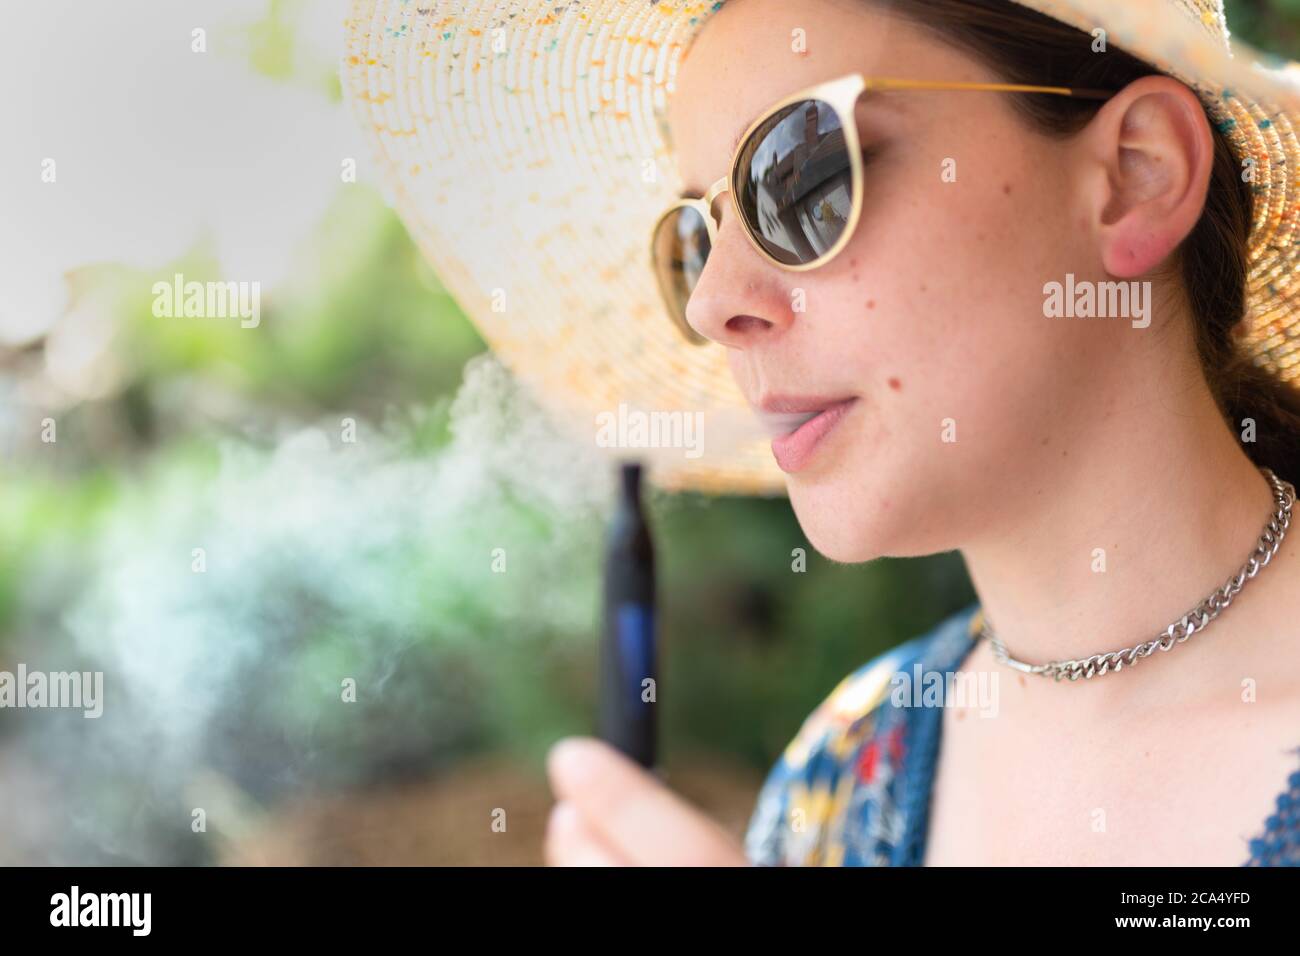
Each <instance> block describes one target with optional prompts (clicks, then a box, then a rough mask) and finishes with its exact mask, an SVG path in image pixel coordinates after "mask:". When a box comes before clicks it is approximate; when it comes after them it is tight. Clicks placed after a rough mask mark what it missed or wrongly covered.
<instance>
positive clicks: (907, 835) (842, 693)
mask: <svg viewBox="0 0 1300 956" xmlns="http://www.w3.org/2000/svg"><path fill="white" fill-rule="evenodd" d="M978 611H979V606H978V605H971V606H970V607H967V608H966V609H964V610H962V611H960V612H958V613H957V614H954V615H953V616H952V617H950V618H948V619H947V620H946V621H944V622H943V623H941V624H940V625H938V626H937V627H936V628H934V629H933V630H931V631H930V632H928V633H926V634H924V635H922V636H920V637H916V638H913V639H912V640H910V641H908V642H906V643H904V644H902V645H900V646H898V647H896V648H893V649H892V650H890V651H886V652H885V653H883V654H881V655H879V656H878V657H876V658H874V659H872V660H870V661H868V662H867V663H866V664H864V665H862V666H861V667H859V668H858V669H857V670H855V671H854V672H853V673H852V674H850V675H849V676H848V677H846V678H844V680H842V681H841V682H840V683H839V685H838V686H837V687H836V688H835V689H834V690H833V691H832V692H831V693H830V695H829V696H828V697H827V698H826V699H825V700H824V701H822V703H821V704H820V705H819V706H818V707H817V709H816V710H814V711H813V712H812V714H810V715H809V716H808V718H807V719H806V720H805V721H804V723H803V725H802V726H801V727H800V729H799V731H798V733H797V734H796V735H795V737H794V739H793V740H792V741H790V744H789V745H788V746H787V747H786V748H785V751H784V752H783V753H782V754H781V757H780V758H779V759H778V760H777V762H776V765H775V766H774V767H773V768H772V770H771V772H770V773H769V774H768V776H767V779H766V781H765V782H764V784H763V787H762V789H761V791H760V792H759V795H758V802H757V805H756V806H755V808H754V812H753V815H752V817H751V818H750V821H749V826H748V829H747V831H746V834H745V854H746V856H748V857H749V861H750V862H751V863H753V864H755V865H759V866H919V865H920V864H921V861H922V860H923V859H924V855H925V838H926V833H927V829H928V828H927V825H926V824H927V821H928V818H929V809H930V788H931V785H932V783H933V779H934V771H935V764H936V757H937V755H938V752H939V732H940V727H941V720H942V715H943V708H942V707H927V706H911V705H910V704H907V703H904V704H903V705H902V706H894V705H892V704H891V703H890V696H891V691H892V690H893V687H892V686H891V678H892V677H893V675H894V674H896V673H898V672H900V671H901V672H903V673H905V674H908V675H910V676H913V677H915V678H916V681H917V683H918V684H919V685H920V686H924V682H925V675H928V674H930V673H931V672H938V673H939V674H946V673H950V672H953V671H956V670H958V669H959V667H960V664H961V662H962V661H963V660H965V658H966V655H967V653H968V652H969V651H970V649H971V646H972V644H973V643H974V641H975V639H976V632H977V630H978V628H979V624H980V618H979V614H978ZM918 668H919V669H918ZM942 679H943V678H941V677H936V678H933V679H932V680H934V681H938V680H942ZM1297 749H1298V750H1300V748H1297ZM1249 850H1250V858H1249V859H1248V860H1247V861H1246V862H1245V863H1244V864H1243V865H1244V866H1300V770H1297V771H1296V772H1295V773H1293V774H1291V776H1290V777H1289V778H1288V780H1287V786H1286V787H1285V788H1284V789H1283V791H1282V793H1281V794H1279V795H1278V798H1277V811H1276V812H1275V813H1274V814H1273V815H1271V816H1270V817H1269V818H1268V819H1267V820H1265V822H1264V829H1263V833H1262V835H1261V836H1259V837H1257V838H1256V839H1254V840H1251V841H1250V845H1249Z"/></svg>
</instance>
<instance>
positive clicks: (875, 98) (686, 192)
mask: <svg viewBox="0 0 1300 956" xmlns="http://www.w3.org/2000/svg"><path fill="white" fill-rule="evenodd" d="M892 102H893V103H897V104H898V107H897V109H898V110H899V111H900V112H903V111H905V110H906V100H905V99H904V98H903V97H898V98H895V99H894V100H892ZM863 103H868V104H871V105H873V106H875V105H880V104H885V105H888V104H890V103H891V100H890V99H888V98H886V97H883V96H881V95H880V91H879V90H863V92H862V95H861V96H859V97H858V103H857V104H855V109H856V106H857V105H860V104H863ZM752 123H753V120H750V121H749V122H748V123H746V124H745V125H744V126H742V127H741V128H740V129H738V130H736V135H735V136H734V137H732V139H731V145H729V146H728V147H727V155H728V156H734V155H735V152H736V147H737V146H739V145H740V141H741V139H743V138H744V136H745V131H746V130H747V129H749V127H750V126H751V125H752ZM703 197H704V193H702V192H697V191H695V190H693V189H683V190H682V191H681V192H680V193H678V194H677V198H678V199H702V198H703Z"/></svg>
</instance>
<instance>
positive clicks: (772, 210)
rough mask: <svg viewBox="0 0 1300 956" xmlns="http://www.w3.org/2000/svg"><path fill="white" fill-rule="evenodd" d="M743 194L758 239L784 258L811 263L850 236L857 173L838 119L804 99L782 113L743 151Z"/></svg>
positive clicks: (822, 104)
mask: <svg viewBox="0 0 1300 956" xmlns="http://www.w3.org/2000/svg"><path fill="white" fill-rule="evenodd" d="M739 169H740V175H739V177H738V178H739V180H740V181H739V183H737V184H736V199H737V202H738V205H739V206H740V210H741V213H742V214H743V215H744V217H745V220H746V222H747V223H748V225H749V227H750V229H751V230H752V231H753V232H754V234H755V238H756V239H758V241H759V243H760V244H761V245H762V246H763V248H764V249H766V250H767V251H768V252H769V253H770V254H771V255H772V257H773V258H775V259H776V260H777V261H778V262H782V263H784V264H786V265H805V264H807V263H809V262H812V261H813V260H814V259H816V258H817V257H818V256H820V255H822V254H823V253H825V252H826V251H827V250H829V249H830V248H831V246H833V245H834V244H835V242H836V241H837V240H838V239H839V238H840V236H841V235H842V234H843V232H844V229H845V227H846V225H847V224H848V220H849V214H850V213H851V212H852V209H853V176H852V166H851V163H850V159H849V151H848V148H847V145H846V143H845V138H844V130H843V128H842V127H841V125H840V119H839V116H838V115H837V114H836V112H835V110H834V109H833V108H832V107H831V105H830V104H829V103H825V102H823V101H821V100H802V101H800V102H798V103H794V104H792V105H790V106H787V107H786V108H785V109H783V110H781V111H779V112H777V113H775V114H774V115H773V116H771V117H770V118H769V119H768V120H767V122H765V123H764V124H763V125H762V126H761V127H759V128H758V129H757V130H755V131H754V132H753V133H752V134H751V135H750V137H749V139H748V141H747V142H746V144H745V147H744V149H743V150H742V152H741V155H740V162H739Z"/></svg>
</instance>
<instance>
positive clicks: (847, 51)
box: [668, 0, 1120, 561]
mask: <svg viewBox="0 0 1300 956" xmlns="http://www.w3.org/2000/svg"><path fill="white" fill-rule="evenodd" d="M742 13H743V15H741V14H742ZM795 28H800V29H803V30H805V31H806V35H807V37H808V43H809V53H808V55H807V56H797V55H795V54H793V53H792V52H791V51H790V49H789V37H790V36H791V31H792V30H794V29H795ZM756 63H761V64H762V68H761V69H756V68H755V66H754V65H755V64H756ZM854 71H861V72H864V73H867V74H869V75H870V74H876V75H881V76H905V77H915V78H921V79H945V80H959V81H977V82H978V81H982V82H991V81H996V80H999V79H1001V78H1000V77H999V76H998V75H997V74H995V73H993V72H992V70H991V69H989V68H988V67H987V66H985V65H984V64H982V63H980V62H979V61H977V60H975V59H973V58H971V57H969V56H967V55H965V54H963V53H961V52H959V51H956V50H954V49H952V48H951V47H949V46H947V45H945V44H942V43H939V42H937V41H935V40H934V39H933V38H932V37H930V36H929V35H927V34H925V33H924V32H923V31H921V30H920V29H918V28H916V27H914V26H912V25H911V24H910V23H908V22H907V21H906V20H904V19H901V18H897V17H888V16H884V15H882V14H880V13H879V12H878V11H877V10H876V9H875V7H874V6H873V5H872V4H870V3H844V2H842V0H733V2H732V3H728V4H727V5H726V6H724V7H722V8H721V9H720V10H719V11H718V12H717V13H716V14H714V16H713V17H712V18H711V19H710V21H709V23H708V24H707V25H706V27H705V28H704V30H703V31H702V32H701V34H700V35H699V37H698V38H697V39H696V41H695V43H694V45H693V48H692V50H691V52H690V55H689V56H688V57H687V59H686V60H685V61H683V63H682V65H681V67H680V69H679V71H678V83H677V90H676V92H675V93H674V94H673V96H672V98H671V99H670V101H669V104H668V110H669V123H670V125H671V128H672V130H673V139H674V142H675V143H676V144H677V153H676V157H675V158H676V161H677V165H678V171H679V172H680V174H681V177H682V182H683V186H685V187H686V188H688V189H691V190H694V191H696V192H702V191H703V190H704V189H705V188H707V187H708V185H709V184H710V183H712V182H714V181H715V180H716V179H717V178H718V177H720V176H723V175H725V174H726V172H727V169H726V164H727V162H728V160H729V159H730V155H731V154H730V149H729V147H730V144H731V140H732V138H733V137H734V136H735V135H736V133H737V132H739V131H740V130H741V129H743V128H745V127H747V126H748V125H749V124H750V122H751V121H752V120H753V119H754V117H755V116H756V115H757V114H758V113H759V112H760V111H762V110H764V109H765V108H767V107H768V106H769V105H771V104H772V103H773V102H775V101H776V100H777V99H779V98H781V97H783V96H786V95H788V94H789V93H791V92H794V91H795V90H797V89H799V88H801V87H803V86H807V85H810V84H813V83H817V82H821V81H824V80H829V79H834V78H837V77H840V76H842V75H844V74H846V73H850V72H854ZM890 97H893V98H896V100H897V105H898V108H889V107H887V106H881V105H871V104H869V103H867V101H866V100H864V101H861V102H860V103H859V105H858V110H857V118H858V127H859V132H860V134H861V136H862V137H863V145H864V146H865V147H868V148H871V149H874V151H875V152H874V154H873V157H872V158H871V160H870V161H869V162H868V164H867V166H866V169H865V174H866V175H865V190H864V203H865V205H864V210H863V215H862V219H861V222H860V224H859V227H858V229H857V230H856V232H855V233H854V235H853V236H852V237H851V239H850V240H849V242H848V243H847V245H846V246H845V248H844V250H843V251H841V253H840V254H839V255H838V257H837V258H836V259H834V260H832V261H831V262H830V263H829V264H827V265H825V266H823V267H821V268H819V269H814V270H809V271H804V272H790V271H786V270H782V269H780V268H778V267H776V266H774V265H772V264H771V263H768V262H766V261H764V260H763V259H762V258H761V257H760V256H759V255H758V254H757V253H756V252H755V250H754V249H753V248H752V247H751V246H750V244H749V242H748V240H747V239H746V237H745V236H744V234H743V232H742V230H741V228H740V226H739V223H737V222H735V221H734V217H733V210H732V208H731V206H730V204H729V203H725V202H720V203H718V205H717V207H716V208H717V209H718V210H720V216H721V219H720V225H719V232H718V237H717V241H716V242H715V244H714V246H713V250H712V254H711V256H710V259H709V262H708V264H707V266H706V268H705V269H704V272H703V275H702V277H701V279H700V283H699V285H698V286H697V288H696V290H695V293H694V294H693V295H692V297H691V301H690V303H689V304H688V307H687V318H688V320H689V321H690V322H691V323H692V324H693V325H694V326H695V327H696V328H697V329H698V330H701V331H702V332H703V334H704V335H705V336H706V337H708V338H711V339H713V340H714V342H715V343H717V342H721V343H722V344H723V345H725V346H726V347H727V357H728V361H729V363H730V367H731V371H732V374H733V375H734V377H735V379H736V382H737V384H738V385H739V387H740V389H741V391H742V392H743V393H745V394H746V395H747V396H748V397H749V398H750V399H751V400H752V399H755V398H759V397H761V396H762V395H763V394H769V393H774V392H779V393H786V394H801V395H821V396H835V397H840V396H857V397H858V399H859V401H858V402H857V404H856V406H855V407H854V409H853V410H852V411H851V412H850V414H849V415H848V416H846V417H845V418H844V419H843V421H842V422H841V423H840V425H839V426H837V428H836V429H835V431H834V432H832V433H831V434H830V435H828V436H827V438H826V440H825V441H824V443H823V444H822V445H821V446H820V447H819V448H818V450H817V453H816V455H815V456H814V458H813V460H812V461H811V462H810V463H809V464H808V466H807V467H806V468H805V469H802V470H800V471H799V472H798V473H796V474H794V475H790V476H788V477H787V485H788V489H789V494H790V500H791V503H792V505H793V507H794V509H795V512H796V514H797V515H798V518H799V521H800V524H801V526H802V527H803V529H804V531H805V533H806V534H807V535H808V537H809V540H810V541H811V542H812V544H813V545H814V546H815V547H816V548H817V549H818V550H819V551H821V552H822V553H823V554H825V555H827V556H829V557H832V558H834V559H836V560H842V561H866V560H870V559H872V558H875V557H879V556H881V555H911V554H928V553H933V552H936V551H942V550H948V549H951V548H953V547H956V546H959V544H960V541H961V540H962V537H963V535H965V534H967V533H968V532H970V531H971V530H972V523H980V524H982V523H985V522H987V521H990V520H996V514H997V509H998V508H1005V507H1007V506H1008V502H1015V501H1016V492H1017V489H1016V488H1015V487H1014V486H1015V483H1016V482H1017V481H1020V480H1026V479H1024V478H1022V477H1021V472H1019V471H1017V472H1015V473H1011V474H1008V471H1007V468H1006V463H1007V462H1017V463H1018V464H1017V467H1018V469H1019V468H1020V467H1021V466H1027V465H1029V464H1031V463H1032V462H1030V459H1032V457H1033V456H1034V455H1038V454H1042V453H1043V452H1042V451H1041V449H1040V446H1039V445H1038V442H1037V441H1033V440H1031V441H1028V442H1026V440H1025V437H1024V436H1026V435H1042V434H1047V433H1049V432H1055V431H1058V430H1065V429H1069V428H1071V427H1073V422H1074V420H1075V419H1080V420H1082V419H1085V418H1087V417H1088V416H1091V415H1092V414H1093V412H1092V411H1091V410H1090V407H1089V403H1090V402H1091V400H1092V397H1093V389H1094V388H1095V387H1097V384H1098V382H1099V381H1100V380H1101V379H1103V378H1104V376H1105V374H1107V373H1106V372H1105V369H1106V367H1107V363H1108V362H1111V363H1113V356H1114V354H1115V352H1116V351H1117V350H1118V349H1119V348H1120V345H1119V343H1118V342H1117V341H1116V340H1115V339H1114V338H1113V335H1114V333H1113V332H1111V331H1109V330H1096V326H1095V324H1094V326H1092V327H1089V326H1087V325H1086V324H1085V323H1074V324H1064V323H1059V322H1058V323H1053V322H1050V321H1048V320H1046V319H1045V318H1044V314H1043V302H1044V294H1043V285H1044V283H1046V282H1048V281H1052V280H1063V279H1064V276H1065V274H1066V273H1067V272H1073V273H1074V274H1075V275H1076V277H1077V278H1079V279H1084V278H1094V279H1104V278H1105V271H1104V269H1103V268H1102V265H1101V261H1100V257H1099V255H1098V253H1097V251H1096V249H1095V248H1094V244H1093V243H1092V242H1091V240H1092V235H1091V233H1090V227H1085V228H1080V225H1079V224H1080V222H1081V221H1082V222H1084V223H1089V222H1091V221H1092V220H1091V219H1090V215H1091V209H1090V207H1088V206H1086V205H1085V204H1084V203H1083V202H1082V201H1081V200H1077V199H1076V198H1075V197H1074V195H1073V193H1074V192H1076V191H1077V190H1075V189H1074V188H1073V187H1074V182H1073V180H1072V179H1071V176H1072V175H1074V174H1075V167H1074V166H1073V165H1072V155H1073V154H1072V153H1071V149H1072V144H1071V141H1070V139H1069V138H1056V137H1049V136H1045V135H1042V134H1039V133H1037V132H1035V131H1034V130H1032V129H1031V128H1030V127H1029V126H1028V125H1026V124H1025V123H1024V121H1023V120H1022V119H1021V118H1020V116H1019V114H1017V113H1016V112H1015V111H1014V108H1013V106H1012V104H1011V101H1010V100H1009V98H1007V97H1006V96H1005V95H1002V94H995V93H949V92H912V93H887V94H883V95H882V98H890ZM944 156H958V157H960V159H961V170H962V175H961V185H960V187H959V188H958V187H954V186H953V185H952V184H951V183H948V184H945V183H944V182H943V181H942V170H941V168H940V164H939V162H938V161H934V162H931V157H944ZM1012 187H1014V188H1012ZM855 282H859V283H860V284H870V286H871V289H872V293H873V295H872V298H871V299H867V300H864V299H863V298H861V297H860V296H858V295H851V294H849V291H850V290H851V289H853V288H855V286H854V283H855ZM860 284H859V286H858V287H860ZM795 287H802V288H804V289H806V292H807V301H808V308H807V311H806V312H803V313H799V314H797V315H795V314H792V313H791V311H790V309H789V302H790V294H791V290H792V289H793V288H795ZM868 311H870V312H871V313H872V314H871V321H870V322H867V321H864V319H865V317H866V313H867V312H868ZM741 316H751V317H757V319H752V320H751V319H741V318H740V317H741ZM708 347H710V348H717V347H718V345H716V344H714V345H710V346H708ZM886 369H888V370H889V371H885V370H886ZM1111 374H1113V373H1111ZM891 376H895V377H896V378H897V380H898V381H899V382H900V383H901V381H902V380H904V379H906V380H907V381H908V388H907V389H906V390H905V391H906V395H904V394H903V392H902V390H900V389H899V388H898V387H897V386H895V385H894V384H893V379H891ZM884 408H887V409H888V412H887V413H885V412H883V411H882V409H884ZM946 418H952V419H954V420H955V421H956V422H957V433H958V436H959V440H958V441H956V442H947V443H945V442H943V441H942V440H941V437H942V436H941V432H942V424H941V423H942V422H943V420H944V419H946ZM1052 461H1054V462H1055V461H1059V459H1057V458H1056V457H1055V455H1054V454H1053V457H1052ZM1028 473H1029V472H1028V471H1026V472H1025V474H1028ZM1024 493H1025V494H1028V493H1029V491H1028V489H1026V490H1025V492H1024ZM885 498H888V499H889V500H891V501H892V503H893V507H891V508H889V509H888V510H886V509H884V508H882V507H881V506H880V502H881V501H882V500H884V499H885Z"/></svg>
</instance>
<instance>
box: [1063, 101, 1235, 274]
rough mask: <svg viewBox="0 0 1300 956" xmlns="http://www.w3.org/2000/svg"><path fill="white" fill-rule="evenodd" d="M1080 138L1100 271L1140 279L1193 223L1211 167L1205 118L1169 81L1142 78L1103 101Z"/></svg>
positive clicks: (1202, 204) (1211, 152)
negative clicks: (1083, 142)
mask: <svg viewBox="0 0 1300 956" xmlns="http://www.w3.org/2000/svg"><path fill="white" fill-rule="evenodd" d="M1083 135H1084V137H1085V159H1086V162H1087V163H1088V165H1089V168H1090V170H1091V172H1092V173H1093V174H1094V175H1091V176H1089V177H1088V179H1089V181H1090V183H1091V186H1090V187H1089V192H1088V202H1089V205H1090V207H1091V209H1090V219H1091V221H1092V223H1093V227H1094V230H1095V233H1096V236H1097V238H1098V242H1099V252H1100V253H1101V258H1102V264H1103V267H1104V268H1105V270H1106V271H1107V272H1108V273H1109V274H1110V275H1113V276H1116V277H1118V278H1126V279H1127V278H1133V277H1136V276H1141V275H1145V274H1146V273H1148V272H1150V271H1151V270H1152V269H1154V268H1155V267H1156V266H1158V265H1159V264H1160V263H1161V262H1163V261H1164V260H1165V259H1166V258H1167V257H1168V256H1169V255H1170V254H1171V253H1172V252H1173V251H1174V250H1175V249H1176V248H1177V247H1178V245H1179V243H1181V242H1182V241H1183V240H1184V239H1185V238H1186V237H1187V235H1188V234H1189V233H1190V232H1191V231H1192V228H1193V227H1194V226H1195V225H1196V223H1197V221H1198V220H1199V219H1200V218H1201V211H1202V210H1203V209H1204V207H1205V194H1206V191H1207V190H1208V188H1209V182H1210V171H1211V168H1212V166H1213V162H1214V139H1213V135H1212V134H1211V132H1210V124H1209V120H1208V119H1207V118H1206V115H1205V110H1204V109H1202V107H1201V101H1200V100H1199V99H1197V97H1196V94H1195V93H1193V92H1192V91H1191V90H1190V89H1188V88H1187V87H1186V86H1184V85H1183V84H1182V83H1180V82H1178V81H1177V80H1175V79H1173V78H1172V77H1167V76H1147V77H1143V78H1142V79H1140V80H1136V81H1134V82H1133V83H1130V84H1129V85H1128V86H1126V87H1125V88H1124V89H1123V90H1121V91H1120V92H1119V93H1118V94H1116V95H1115V96H1114V97H1113V98H1112V99H1110V100H1108V101H1107V103H1106V105H1105V106H1103V107H1102V108H1101V110H1100V112H1099V113H1098V114H1097V115H1096V116H1095V117H1094V118H1093V120H1092V122H1091V123H1089V124H1088V126H1087V128H1086V129H1085V130H1084V133H1083Z"/></svg>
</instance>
